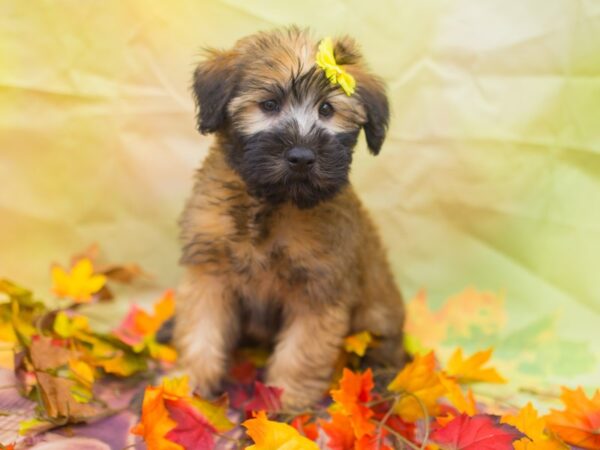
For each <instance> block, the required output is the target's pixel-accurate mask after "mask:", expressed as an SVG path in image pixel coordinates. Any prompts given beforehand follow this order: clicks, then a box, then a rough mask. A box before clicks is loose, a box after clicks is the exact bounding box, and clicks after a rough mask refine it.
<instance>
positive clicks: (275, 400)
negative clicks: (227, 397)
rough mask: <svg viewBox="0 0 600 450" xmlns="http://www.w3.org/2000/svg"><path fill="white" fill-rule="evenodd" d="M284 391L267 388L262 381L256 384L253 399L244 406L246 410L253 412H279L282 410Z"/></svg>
mask: <svg viewBox="0 0 600 450" xmlns="http://www.w3.org/2000/svg"><path fill="white" fill-rule="evenodd" d="M282 393H283V389H281V388H278V387H274V386H266V385H264V384H263V383H261V382H260V381H255V382H254V392H253V394H252V397H251V398H250V399H249V400H248V402H247V403H246V404H245V405H244V410H245V411H246V412H247V413H248V412H252V411H267V412H277V411H279V410H280V409H281V394H282Z"/></svg>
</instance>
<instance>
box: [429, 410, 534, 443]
mask: <svg viewBox="0 0 600 450" xmlns="http://www.w3.org/2000/svg"><path fill="white" fill-rule="evenodd" d="M521 437H523V434H522V433H521V432H519V431H518V430H517V429H516V428H514V427H512V426H510V425H506V424H499V422H498V418H497V417H495V416H490V415H487V414H480V415H476V416H472V417H469V416H468V415H467V414H461V415H460V416H458V417H455V418H454V419H453V420H451V421H450V422H448V423H447V424H446V425H445V426H443V427H441V428H439V429H437V430H436V431H434V432H433V433H432V434H431V437H430V438H431V440H432V441H433V442H435V443H436V444H438V445H439V446H440V447H441V448H442V449H443V450H512V448H513V445H512V443H513V441H515V440H516V439H520V438H521Z"/></svg>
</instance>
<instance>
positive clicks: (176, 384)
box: [162, 375, 190, 400]
mask: <svg viewBox="0 0 600 450" xmlns="http://www.w3.org/2000/svg"><path fill="white" fill-rule="evenodd" d="M162 388H163V396H164V398H166V399H169V400H177V399H180V398H184V397H189V395H190V377H189V376H187V375H182V376H180V377H170V378H168V377H165V378H163V379H162Z"/></svg>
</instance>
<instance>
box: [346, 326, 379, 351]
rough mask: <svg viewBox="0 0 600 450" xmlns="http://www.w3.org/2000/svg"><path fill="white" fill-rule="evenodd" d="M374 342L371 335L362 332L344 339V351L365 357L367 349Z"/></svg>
mask: <svg viewBox="0 0 600 450" xmlns="http://www.w3.org/2000/svg"><path fill="white" fill-rule="evenodd" d="M372 341H373V337H372V336H371V333H369V332H368V331H361V332H360V333H356V334H353V335H351V336H348V337H347V338H346V339H344V349H345V350H346V351H347V352H348V353H356V354H357V355H358V356H365V352H366V351H367V347H368V346H369V344H370V343H371V342H372Z"/></svg>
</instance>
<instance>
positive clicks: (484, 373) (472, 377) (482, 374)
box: [446, 348, 506, 383]
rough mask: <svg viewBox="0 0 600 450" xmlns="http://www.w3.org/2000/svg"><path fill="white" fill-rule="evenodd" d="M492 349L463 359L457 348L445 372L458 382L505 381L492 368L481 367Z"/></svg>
mask: <svg viewBox="0 0 600 450" xmlns="http://www.w3.org/2000/svg"><path fill="white" fill-rule="evenodd" d="M492 351H493V350H492V349H491V348H489V349H488V350H485V351H481V352H476V353H474V354H473V355H471V356H470V357H468V358H467V359H464V357H463V352H462V349H461V348H457V349H456V350H455V351H454V353H453V354H452V356H451V357H450V360H449V361H448V365H447V367H446V373H447V374H448V375H450V376H452V377H454V378H456V379H457V381H458V382H459V383H476V382H479V381H485V382H488V383H506V380H505V379H504V378H502V377H501V376H500V374H499V373H498V372H497V371H496V369H494V368H483V367H482V366H483V365H484V364H485V363H486V362H488V360H489V359H490V357H491V356H492Z"/></svg>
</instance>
